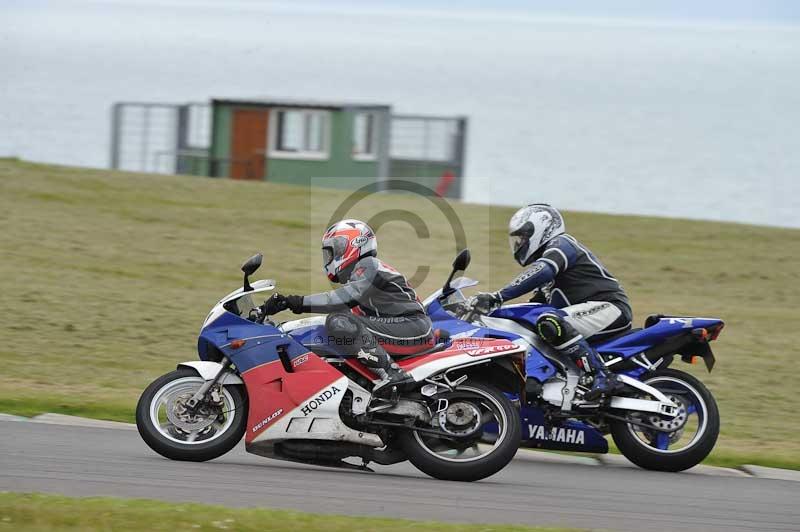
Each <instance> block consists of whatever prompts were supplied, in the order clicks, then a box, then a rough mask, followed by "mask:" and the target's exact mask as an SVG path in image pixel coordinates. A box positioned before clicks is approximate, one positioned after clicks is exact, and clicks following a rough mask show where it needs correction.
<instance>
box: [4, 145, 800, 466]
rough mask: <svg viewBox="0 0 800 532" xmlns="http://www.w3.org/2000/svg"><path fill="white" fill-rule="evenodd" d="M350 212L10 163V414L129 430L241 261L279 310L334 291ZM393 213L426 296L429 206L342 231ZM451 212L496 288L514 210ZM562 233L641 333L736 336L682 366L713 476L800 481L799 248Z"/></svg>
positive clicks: (624, 233)
mask: <svg viewBox="0 0 800 532" xmlns="http://www.w3.org/2000/svg"><path fill="white" fill-rule="evenodd" d="M348 195H349V193H348V192H344V191H336V190H331V189H325V190H321V189H314V188H307V187H300V186H289V185H278V184H271V183H253V182H236V181H232V180H227V179H205V178H196V177H179V176H163V175H140V174H129V173H121V172H111V171H103V170H87V169H80V168H66V167H58V166H50V165H40V164H32V163H27V162H23V161H17V160H13V159H4V160H0V257H1V259H0V297H2V303H3V308H4V309H5V310H6V312H5V313H4V315H3V326H4V336H3V342H2V344H0V364H2V366H3V372H2V373H0V410H3V411H7V412H9V413H16V414H21V415H34V414H37V413H42V412H60V413H67V414H76V415H85V416H91V417H98V418H104V419H112V420H117V421H131V420H132V419H133V409H134V407H135V404H136V401H137V399H138V396H139V394H140V393H141V391H142V390H143V389H144V387H145V386H146V385H147V384H148V383H149V382H150V381H152V380H153V379H154V378H156V377H157V376H158V375H161V374H163V373H166V372H167V371H170V370H171V369H173V368H174V367H175V364H176V363H177V362H180V361H183V360H193V359H195V358H196V353H195V342H196V335H197V331H198V328H199V326H200V323H201V322H202V320H203V318H204V317H205V314H206V312H207V311H208V309H209V308H210V307H211V306H212V305H213V304H214V303H215V302H216V301H217V300H218V299H219V297H221V296H222V295H224V294H225V293H227V292H228V291H230V290H232V289H233V288H235V287H237V286H239V284H240V283H241V278H240V272H239V270H238V266H239V264H240V263H241V261H242V260H243V259H245V258H246V257H247V256H249V255H250V254H252V253H254V252H255V251H258V250H262V251H264V252H265V255H266V256H265V261H264V266H262V271H260V272H259V276H263V277H273V278H276V279H277V281H278V287H279V289H280V290H281V291H282V292H283V293H301V294H302V293H309V292H312V291H318V290H323V289H327V288H328V287H329V286H328V285H327V283H326V282H325V279H324V277H323V275H322V273H321V268H320V260H321V259H320V256H319V255H320V254H319V238H320V234H321V232H322V231H323V230H324V228H325V227H326V223H327V221H328V219H329V217H330V216H331V214H332V213H333V212H334V211H335V209H336V208H337V207H338V206H339V205H341V204H342V202H343V201H344V200H345V198H346V197H347V196H348ZM522 196H523V195H522V194H521V197H520V202H523V201H527V200H535V199H537V198H536V197H534V196H533V191H531V192H530V194H528V195H526V197H522ZM388 204H390V207H391V209H392V210H393V211H395V212H411V213H414V214H415V215H416V216H417V217H418V218H420V219H422V220H425V221H426V222H427V224H428V228H429V230H430V234H429V235H427V237H426V238H420V236H419V235H417V234H416V233H415V231H414V230H413V229H412V228H411V227H409V226H408V224H405V223H398V222H390V223H386V224H385V225H383V226H381V227H380V228H379V230H378V233H379V234H378V237H379V240H380V242H381V248H380V250H381V251H380V252H381V256H382V257H383V258H385V259H386V260H387V261H388V262H389V263H390V264H393V265H394V266H395V267H397V268H398V269H400V270H401V271H404V272H409V273H411V272H415V271H417V269H418V268H420V267H421V266H429V267H430V273H429V274H428V275H427V277H426V278H425V279H420V282H419V283H418V285H417V287H418V293H419V295H420V296H421V297H424V296H426V295H427V294H429V293H430V292H431V291H433V290H434V289H436V288H438V287H439V285H440V283H441V282H442V280H443V279H444V278H445V277H446V275H447V273H448V269H449V263H450V261H451V260H452V257H453V256H454V255H455V252H456V249H455V247H456V245H455V243H454V241H453V230H452V229H451V227H450V225H449V223H448V222H447V220H446V219H445V218H444V216H443V215H442V212H441V211H440V210H439V209H438V208H437V206H436V205H435V204H433V203H431V202H430V201H428V200H427V199H422V198H419V197H413V196H409V195H401V194H394V195H391V196H387V195H380V196H373V197H369V198H364V199H363V201H360V202H359V203H358V204H357V205H356V207H355V208H354V209H353V210H351V211H349V213H348V215H349V216H353V217H359V218H363V219H365V220H367V221H369V220H372V219H373V216H374V215H376V214H378V213H381V212H385V211H386V209H387V207H388ZM451 206H452V208H453V209H454V211H455V214H456V216H457V217H458V219H459V220H460V222H461V223H462V224H463V228H464V232H465V234H466V235H467V237H468V238H467V245H468V246H469V247H470V249H471V250H472V256H473V264H472V265H471V266H470V268H469V271H468V275H469V276H470V277H473V278H476V279H479V280H481V282H482V285H481V288H483V289H496V288H498V287H499V286H500V285H501V284H502V283H505V282H507V281H508V280H509V279H511V278H513V277H514V276H515V275H516V274H518V273H519V268H518V266H517V265H516V263H514V261H513V260H512V259H511V257H510V254H509V251H508V243H507V235H506V224H507V221H508V218H509V216H510V213H511V212H512V211H513V209H510V208H505V207H502V208H500V207H490V206H476V205H468V204H463V203H458V202H453V203H451ZM566 223H567V226H568V228H569V231H570V233H572V234H573V235H575V236H576V237H577V238H579V239H580V240H582V241H584V242H585V243H586V244H587V245H588V246H589V247H590V248H592V249H593V250H594V251H595V252H596V253H597V254H598V255H599V256H600V257H601V258H602V259H603V261H604V262H605V263H606V265H607V266H608V267H609V269H610V270H611V271H612V272H614V274H615V275H616V276H617V277H618V278H620V279H621V280H622V282H623V284H624V285H625V288H626V290H627V291H628V293H629V295H630V297H631V300H632V302H633V306H634V313H635V316H636V317H635V319H636V321H637V322H638V323H639V324H640V323H641V322H642V321H643V320H644V318H645V317H646V316H647V315H648V314H651V313H659V312H660V313H665V314H677V315H710V316H720V317H722V318H723V319H725V321H726V324H727V326H726V328H725V330H724V331H723V333H722V336H721V337H720V339H719V340H718V341H717V342H715V343H714V344H713V347H714V350H715V353H716V355H717V367H716V368H715V370H714V372H713V373H712V374H710V375H709V374H707V373H706V372H705V370H704V369H703V368H702V367H697V366H690V365H686V364H682V363H681V362H679V361H678V362H676V363H675V364H676V367H678V368H679V369H682V370H686V371H689V372H690V373H694V374H696V375H697V376H699V377H700V378H701V379H702V380H703V382H705V383H706V384H707V385H708V387H709V388H710V389H711V391H712V392H713V393H714V395H715V397H716V398H717V401H718V403H719V406H720V412H721V416H722V432H721V436H720V439H719V442H718V444H717V447H716V449H715V451H714V453H713V454H712V456H711V457H710V463H723V464H730V463H731V460H734V458H732V457H746V460H747V461H748V462H750V463H755V464H763V465H773V464H777V463H781V464H784V465H790V464H793V465H794V467H796V468H800V458H798V457H800V440H798V439H797V438H796V437H795V432H796V430H795V427H796V426H797V425H798V422H800V417H798V413H797V412H796V410H795V409H793V408H792V407H791V405H788V404H787V402H786V398H788V397H793V396H794V395H795V393H796V392H795V389H794V386H793V380H792V379H791V378H790V376H789V375H787V372H786V368H790V367H793V366H794V363H795V359H796V358H797V347H796V340H795V338H794V327H796V323H797V318H798V312H797V310H796V308H797V307H798V303H800V269H798V268H797V257H800V231H798V230H793V229H778V228H768V227H755V226H746V225H739V224H729V223H713V222H698V221H688V220H673V219H660V218H647V217H635V216H611V215H600V214H588V213H566ZM764 257H769V261H768V263H765V261H764ZM290 317H291V316H289V315H287V316H286V317H285V318H284V319H289V318H290ZM735 460H738V458H737V459H735Z"/></svg>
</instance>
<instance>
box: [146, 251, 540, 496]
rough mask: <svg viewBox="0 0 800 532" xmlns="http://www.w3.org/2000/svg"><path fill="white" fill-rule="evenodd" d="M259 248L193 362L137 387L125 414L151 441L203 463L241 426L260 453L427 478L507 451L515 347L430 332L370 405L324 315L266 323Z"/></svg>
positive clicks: (455, 475)
mask: <svg viewBox="0 0 800 532" xmlns="http://www.w3.org/2000/svg"><path fill="white" fill-rule="evenodd" d="M261 258H262V257H261V255H260V254H259V255H256V256H254V257H253V258H251V259H250V260H248V261H247V262H246V263H245V264H244V265H243V266H242V271H244V286H243V287H242V288H240V289H238V290H236V291H234V292H232V293H231V294H229V295H227V296H226V297H224V298H223V299H222V300H220V301H219V303H217V305H216V306H214V308H213V309H212V310H211V312H210V313H209V315H208V317H207V318H206V321H205V323H204V324H203V327H202V329H201V331H200V338H199V341H198V353H199V357H200V360H199V361H192V362H184V363H182V364H179V365H178V367H177V369H176V370H175V371H172V372H170V373H167V374H166V375H164V376H162V377H159V378H158V379H156V380H155V381H154V382H153V383H152V384H150V386H148V387H147V389H146V390H145V391H144V393H143V394H142V396H141V398H140V400H139V404H138V406H137V410H136V424H137V426H138V428H139V433H140V434H141V436H142V438H143V439H144V441H145V442H147V444H148V445H149V446H150V447H151V448H152V449H153V450H155V451H156V452H158V453H160V454H161V455H163V456H165V457H167V458H171V459H174V460H192V461H204V460H210V459H213V458H216V457H218V456H221V455H223V454H225V453H226V452H228V451H229V450H230V449H231V448H233V447H234V446H235V445H236V444H237V443H238V442H239V441H240V440H241V438H242V436H243V435H244V436H245V443H246V448H247V450H248V451H249V452H251V453H254V454H258V455H262V456H266V457H269V458H274V459H280V460H291V461H297V462H303V463H307V464H317V465H324V466H330V467H347V468H358V469H365V470H368V467H367V464H368V463H369V462H375V463H378V464H394V463H398V462H402V461H404V460H409V461H410V462H411V463H412V464H414V465H415V466H416V467H417V468H418V469H420V470H421V471H423V472H425V473H427V474H428V475H430V476H433V477H436V478H439V479H445V480H462V481H474V480H480V479H482V478H485V477H488V476H490V475H493V474H494V473H496V472H498V471H500V470H501V469H502V468H503V467H505V466H506V464H508V463H509V462H510V461H511V459H512V458H513V457H514V454H515V453H516V451H517V448H518V447H519V444H520V440H521V434H520V419H519V411H518V405H517V404H515V403H514V402H513V401H512V400H510V399H509V398H508V396H507V395H506V393H508V394H513V395H515V396H518V395H519V394H520V393H521V392H522V391H523V390H524V386H525V371H524V368H525V359H524V356H525V351H524V347H520V346H518V345H515V344H514V343H511V342H509V341H507V340H495V339H485V338H481V339H474V338H463V339H457V340H450V339H448V338H440V339H439V340H438V341H437V343H436V345H435V346H434V347H433V348H432V349H430V350H429V351H427V352H424V353H422V354H419V355H415V356H412V357H408V358H406V359H404V360H400V361H399V362H398V363H399V365H400V366H401V367H403V368H404V369H405V371H407V372H408V373H410V374H411V375H412V376H413V377H414V380H415V381H416V382H415V384H413V385H411V386H409V389H408V390H405V391H403V392H401V393H400V395H399V397H396V398H395V399H396V402H394V403H393V405H392V406H391V407H389V408H386V405H385V404H383V405H382V407H381V408H376V407H375V406H374V404H373V403H372V397H371V389H372V387H373V386H374V384H375V383H376V382H377V381H378V378H377V377H376V376H375V375H374V374H373V373H372V372H371V371H370V369H369V368H367V367H366V366H364V365H362V364H361V363H360V362H359V361H358V360H356V359H354V358H345V357H341V356H340V355H339V354H338V353H336V352H335V348H333V347H332V346H330V345H327V344H326V343H325V342H324V341H323V339H324V338H325V332H324V327H323V321H324V319H323V318H321V317H316V318H306V319H301V320H294V321H291V322H286V323H284V324H282V325H277V324H275V323H273V322H272V321H270V319H269V317H267V316H264V315H263V313H262V312H261V311H260V310H259V306H258V305H257V304H256V303H255V301H254V299H253V296H254V295H255V294H258V293H262V292H269V291H271V290H273V289H274V288H275V283H274V282H273V281H270V280H262V281H257V282H254V283H253V284H252V285H251V284H250V283H249V281H248V278H249V276H250V275H252V274H253V273H254V272H255V271H256V270H257V269H258V267H259V266H260V265H261ZM453 266H454V269H455V270H459V269H463V267H464V265H460V264H457V263H454V265H453ZM450 278H451V279H452V275H451V276H450ZM449 282H450V279H448V282H447V283H445V288H444V290H445V291H449V290H450V288H449ZM504 392H505V393H504ZM353 460H356V461H360V463H354V462H353Z"/></svg>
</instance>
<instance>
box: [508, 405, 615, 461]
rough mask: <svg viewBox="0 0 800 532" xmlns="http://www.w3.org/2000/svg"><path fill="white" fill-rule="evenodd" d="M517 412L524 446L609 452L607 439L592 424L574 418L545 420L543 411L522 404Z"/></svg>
mask: <svg viewBox="0 0 800 532" xmlns="http://www.w3.org/2000/svg"><path fill="white" fill-rule="evenodd" d="M520 416H521V417H522V446H523V447H529V448H532V449H549V450H553V451H575V452H583V453H601V454H605V453H607V452H608V441H607V440H606V439H605V437H604V436H603V434H602V433H600V431H598V430H597V429H595V428H594V427H592V426H591V425H588V424H586V423H582V422H580V421H577V420H574V419H567V420H562V421H555V422H551V423H549V424H548V423H545V420H544V414H543V413H542V411H541V410H540V409H538V408H531V407H523V408H522V409H521V410H520Z"/></svg>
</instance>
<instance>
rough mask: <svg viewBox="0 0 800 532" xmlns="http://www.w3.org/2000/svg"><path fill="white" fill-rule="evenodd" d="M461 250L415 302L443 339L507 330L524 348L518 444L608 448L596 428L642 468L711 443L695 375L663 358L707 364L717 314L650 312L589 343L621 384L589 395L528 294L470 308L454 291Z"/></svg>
mask: <svg viewBox="0 0 800 532" xmlns="http://www.w3.org/2000/svg"><path fill="white" fill-rule="evenodd" d="M469 260H470V257H469V251H468V250H464V251H462V252H461V253H460V254H459V256H458V257H457V258H456V260H455V261H454V263H453V271H452V273H451V274H450V277H449V279H448V281H447V282H446V283H445V285H444V287H443V288H442V289H440V290H438V291H436V292H435V293H434V294H432V295H431V296H430V297H428V298H427V299H426V300H425V301H424V302H423V304H424V306H425V309H426V312H427V313H428V315H429V316H430V317H431V319H432V320H433V322H434V326H435V327H437V328H439V329H440V330H444V331H447V332H448V333H449V334H450V336H451V338H463V337H472V338H497V339H506V340H510V341H513V342H515V343H517V344H518V345H520V346H525V348H526V349H527V358H526V365H525V366H526V372H527V380H526V386H525V390H524V392H523V393H521V394H520V396H519V401H520V407H521V408H520V414H521V419H522V435H523V443H522V446H523V447H531V448H540V449H552V450H559V451H575V452H590V453H607V452H608V442H607V441H606V438H605V435H607V434H611V436H612V438H613V440H614V443H615V444H616V446H617V448H618V449H619V450H620V451H621V452H622V454H623V455H625V456H626V457H627V458H628V459H629V460H630V461H631V462H633V463H635V464H637V465H638V466H640V467H642V468H645V469H652V470H658V471H683V470H685V469H688V468H690V467H693V466H695V465H697V464H698V463H700V462H701V461H702V460H703V459H705V457H706V456H708V454H709V453H710V452H711V450H712V449H713V447H714V444H715V443H716V441H717V437H718V435H719V423H720V420H719V410H718V408H717V404H716V401H715V400H714V397H713V396H712V395H711V392H709V390H708V389H707V388H706V386H705V385H704V384H703V383H702V382H701V381H700V380H699V379H697V378H696V377H694V376H693V375H690V374H688V373H685V372H683V371H680V370H677V369H673V368H671V367H670V366H671V365H672V363H673V362H674V361H675V357H679V358H680V360H682V361H683V362H687V363H696V362H699V361H701V360H702V361H703V362H704V363H705V366H706V368H707V369H708V371H709V372H710V371H711V370H712V368H713V367H714V362H715V359H714V354H713V353H712V351H711V347H710V345H709V342H711V341H713V340H716V338H717V337H718V336H719V334H720V332H721V331H722V328H723V326H724V323H723V322H722V320H720V319H718V318H696V317H684V316H663V315H653V316H650V317H648V318H647V320H645V323H644V327H643V328H639V329H631V330H629V331H627V332H624V333H621V334H619V335H617V336H615V337H612V338H606V339H604V340H602V342H599V343H596V344H594V348H595V349H596V350H597V351H598V352H599V353H600V356H601V358H602V359H603V361H604V362H605V364H606V366H607V367H609V368H610V369H611V371H613V372H615V373H616V374H617V375H618V376H619V378H620V380H621V381H622V382H623V383H624V385H625V387H624V389H623V390H622V391H620V392H618V393H617V394H616V395H614V396H613V397H610V398H604V399H602V400H595V401H589V400H585V399H584V398H583V394H584V393H585V392H586V391H588V389H589V388H590V387H591V376H590V375H588V374H586V373H585V372H583V371H582V370H581V369H580V368H579V367H578V366H577V365H576V363H575V362H574V361H573V360H572V359H570V358H569V357H564V356H562V355H561V354H560V353H558V352H557V351H555V350H553V349H552V348H551V347H550V346H548V345H547V344H546V343H544V342H543V341H542V340H541V339H540V338H539V337H538V335H537V334H536V333H535V323H536V320H537V319H538V317H539V316H540V315H541V314H542V313H544V312H547V311H553V308H552V307H550V306H547V305H542V304H537V303H526V304H516V305H506V306H503V307H500V308H498V309H496V310H494V311H493V312H491V313H490V314H489V315H485V316H482V315H479V314H478V313H476V312H475V310H474V309H473V308H471V307H470V305H469V304H468V302H467V299H466V298H465V297H464V295H463V293H462V290H463V289H464V288H467V287H471V286H475V285H477V284H478V282H477V281H474V280H472V279H468V278H466V277H459V278H457V279H455V280H453V278H454V276H455V274H456V273H457V272H458V271H463V270H465V269H466V267H467V266H468V265H469Z"/></svg>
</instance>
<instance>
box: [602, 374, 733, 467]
mask: <svg viewBox="0 0 800 532" xmlns="http://www.w3.org/2000/svg"><path fill="white" fill-rule="evenodd" d="M642 382H644V383H645V384H648V385H650V386H652V387H654V388H656V389H657V390H658V391H660V392H662V393H663V394H664V395H666V396H667V397H669V398H671V399H672V400H673V401H675V402H677V403H678V405H679V408H678V415H677V416H675V417H674V418H666V417H662V416H659V415H657V414H652V415H644V416H642V418H641V419H640V420H639V421H642V422H645V423H648V424H650V425H653V426H655V427H658V428H659V429H661V430H652V429H649V428H646V427H642V426H637V425H633V424H631V423H625V422H623V421H616V422H614V423H613V424H612V425H611V436H612V437H613V438H614V443H616V444H617V447H618V448H619V450H620V451H621V452H622V454H624V455H625V457H626V458H627V459H628V460H630V461H631V462H633V463H634V464H636V465H638V466H639V467H642V468H644V469H652V470H655V471H673V472H674V471H683V470H685V469H689V468H690V467H694V466H696V465H697V464H699V463H700V462H702V461H703V459H705V457H706V456H708V454H709V453H710V452H711V450H712V449H713V448H714V444H715V443H716V442H717V437H718V436H719V409H718V408H717V403H716V401H715V400H714V396H713V395H711V392H710V391H708V388H706V387H705V385H704V384H703V383H702V382H701V381H700V380H699V379H697V378H696V377H694V376H692V375H689V374H688V373H685V372H683V371H679V370H676V369H663V370H659V371H656V372H654V373H651V374H649V375H647V376H646V377H645V378H643V379H642ZM642 399H651V397H649V396H647V397H642Z"/></svg>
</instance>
